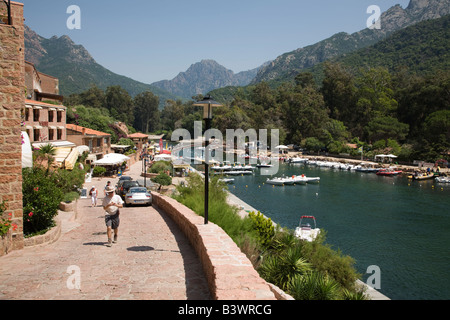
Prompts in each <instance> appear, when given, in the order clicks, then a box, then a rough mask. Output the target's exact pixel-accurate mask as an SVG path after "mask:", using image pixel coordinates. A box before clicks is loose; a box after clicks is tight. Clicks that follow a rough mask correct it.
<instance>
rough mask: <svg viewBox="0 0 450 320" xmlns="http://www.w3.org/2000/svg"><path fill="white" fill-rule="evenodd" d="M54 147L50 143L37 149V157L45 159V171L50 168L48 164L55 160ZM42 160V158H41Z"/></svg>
mask: <svg viewBox="0 0 450 320" xmlns="http://www.w3.org/2000/svg"><path fill="white" fill-rule="evenodd" d="M55 155H56V149H55V147H54V146H52V145H51V144H50V143H49V144H46V145H44V146H42V147H41V148H40V149H39V151H38V157H40V158H41V159H44V160H47V172H48V171H49V170H50V166H51V165H52V164H53V162H54V161H55V158H54V156H55ZM41 162H42V160H41Z"/></svg>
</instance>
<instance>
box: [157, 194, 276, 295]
mask: <svg viewBox="0 0 450 320" xmlns="http://www.w3.org/2000/svg"><path fill="white" fill-rule="evenodd" d="M153 205H155V206H157V207H158V208H160V209H161V210H162V211H164V212H165V213H167V214H168V215H169V216H170V218H171V219H172V220H173V221H174V222H175V223H176V224H177V225H178V227H179V228H180V229H181V231H182V232H183V233H184V234H185V235H186V237H187V238H188V239H189V241H190V243H191V245H192V246H193V248H194V249H195V250H196V252H197V255H198V257H199V258H200V261H201V263H202V265H203V270H204V272H205V275H206V278H207V281H208V285H209V289H210V292H211V295H212V297H213V298H214V299H216V300H276V296H275V294H274V293H273V292H272V290H271V287H270V286H269V284H268V283H267V282H266V281H265V280H264V279H262V278H261V277H260V276H259V274H258V273H257V272H256V270H255V269H254V268H253V266H252V264H251V262H250V261H249V260H248V258H247V257H246V256H245V254H244V253H242V252H241V250H240V249H239V247H238V246H237V245H236V244H235V243H234V241H233V240H232V239H231V238H230V237H229V236H228V235H227V234H226V233H225V231H223V230H222V228H220V227H219V226H217V225H215V224H214V223H209V224H207V225H205V224H204V220H203V218H202V217H200V216H198V215H197V214H195V213H194V212H193V211H192V210H190V209H189V208H187V207H185V206H184V205H182V204H180V203H178V202H177V201H175V200H174V199H172V198H169V197H166V196H163V195H160V194H158V193H153Z"/></svg>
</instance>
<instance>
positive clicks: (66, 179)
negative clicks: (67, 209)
mask: <svg viewBox="0 0 450 320" xmlns="http://www.w3.org/2000/svg"><path fill="white" fill-rule="evenodd" d="M54 175H55V177H56V185H57V186H58V187H59V188H60V189H61V190H62V191H63V193H70V192H76V191H78V189H81V187H82V186H83V184H84V179H85V171H84V170H81V169H79V168H75V169H73V170H58V171H55V172H54Z"/></svg>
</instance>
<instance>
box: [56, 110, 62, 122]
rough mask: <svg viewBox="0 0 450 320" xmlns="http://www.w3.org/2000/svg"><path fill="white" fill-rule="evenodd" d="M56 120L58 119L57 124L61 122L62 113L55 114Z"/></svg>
mask: <svg viewBox="0 0 450 320" xmlns="http://www.w3.org/2000/svg"><path fill="white" fill-rule="evenodd" d="M57 118H58V119H57V121H58V122H62V112H61V111H58V112H57Z"/></svg>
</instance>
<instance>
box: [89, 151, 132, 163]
mask: <svg viewBox="0 0 450 320" xmlns="http://www.w3.org/2000/svg"><path fill="white" fill-rule="evenodd" d="M127 160H130V158H129V157H127V156H124V155H123V154H120V153H109V154H107V155H105V156H104V157H103V158H102V159H100V160H97V161H94V163H93V164H94V165H96V166H113V165H119V164H122V163H123V162H124V161H127Z"/></svg>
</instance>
